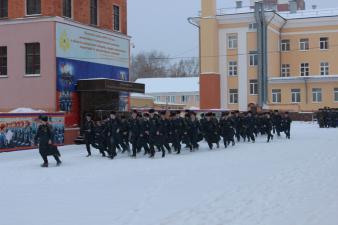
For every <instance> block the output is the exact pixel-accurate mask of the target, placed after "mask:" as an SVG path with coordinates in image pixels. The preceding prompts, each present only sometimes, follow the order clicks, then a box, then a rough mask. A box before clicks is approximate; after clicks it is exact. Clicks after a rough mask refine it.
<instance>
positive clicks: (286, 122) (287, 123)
mask: <svg viewBox="0 0 338 225" xmlns="http://www.w3.org/2000/svg"><path fill="white" fill-rule="evenodd" d="M291 123H292V120H291V118H290V117H289V113H288V112H285V113H284V116H283V118H282V128H283V131H284V133H285V135H286V138H287V139H290V129H291Z"/></svg>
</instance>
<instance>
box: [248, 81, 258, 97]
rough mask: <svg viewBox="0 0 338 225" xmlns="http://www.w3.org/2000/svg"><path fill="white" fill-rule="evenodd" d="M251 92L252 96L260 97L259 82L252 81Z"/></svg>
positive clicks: (250, 84)
mask: <svg viewBox="0 0 338 225" xmlns="http://www.w3.org/2000/svg"><path fill="white" fill-rule="evenodd" d="M249 91H250V95H258V80H250V83H249Z"/></svg>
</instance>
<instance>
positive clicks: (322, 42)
mask: <svg viewBox="0 0 338 225" xmlns="http://www.w3.org/2000/svg"><path fill="white" fill-rule="evenodd" d="M324 38H325V40H321V39H324ZM322 47H323V48H322ZM319 49H320V50H328V49H329V38H328V37H320V38H319Z"/></svg>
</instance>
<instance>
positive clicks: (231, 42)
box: [228, 34, 237, 49]
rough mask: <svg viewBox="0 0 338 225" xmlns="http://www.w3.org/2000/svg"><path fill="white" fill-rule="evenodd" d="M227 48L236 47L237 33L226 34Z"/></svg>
mask: <svg viewBox="0 0 338 225" xmlns="http://www.w3.org/2000/svg"><path fill="white" fill-rule="evenodd" d="M228 48H230V49H235V48H237V35H236V34H231V35H229V36H228Z"/></svg>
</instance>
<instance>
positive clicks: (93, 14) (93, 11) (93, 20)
mask: <svg viewBox="0 0 338 225" xmlns="http://www.w3.org/2000/svg"><path fill="white" fill-rule="evenodd" d="M90 24H92V25H97V0H90Z"/></svg>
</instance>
